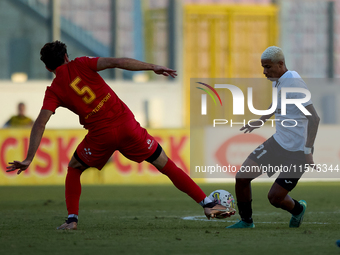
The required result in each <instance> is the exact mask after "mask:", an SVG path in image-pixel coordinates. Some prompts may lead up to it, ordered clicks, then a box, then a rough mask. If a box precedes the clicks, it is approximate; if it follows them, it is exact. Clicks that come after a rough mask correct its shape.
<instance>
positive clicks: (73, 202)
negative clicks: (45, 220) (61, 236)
mask: <svg viewBox="0 0 340 255" xmlns="http://www.w3.org/2000/svg"><path fill="white" fill-rule="evenodd" d="M87 168H88V166H85V163H83V162H82V163H81V162H79V158H78V159H77V152H75V154H74V155H73V157H72V159H71V161H70V163H69V165H68V169H67V174H66V180H65V200H66V207H67V212H68V218H67V220H66V222H65V223H64V224H62V225H61V226H59V227H58V228H57V229H69V230H76V229H77V224H78V211H79V200H80V195H81V183H80V176H81V174H82V173H83V171H84V170H86V169H87Z"/></svg>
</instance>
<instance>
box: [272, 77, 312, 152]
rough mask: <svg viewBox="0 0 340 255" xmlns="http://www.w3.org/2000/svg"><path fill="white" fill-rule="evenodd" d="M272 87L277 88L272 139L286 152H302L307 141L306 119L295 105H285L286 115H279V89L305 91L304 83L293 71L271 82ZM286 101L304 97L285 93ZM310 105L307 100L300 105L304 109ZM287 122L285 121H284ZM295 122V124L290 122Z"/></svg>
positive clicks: (303, 96)
mask: <svg viewBox="0 0 340 255" xmlns="http://www.w3.org/2000/svg"><path fill="white" fill-rule="evenodd" d="M273 87H277V93H278V99H277V109H276V111H275V119H276V121H275V123H276V133H275V134H274V135H273V137H274V139H275V140H276V141H277V142H278V143H279V144H280V145H281V146H282V147H283V148H284V149H286V150H288V151H303V150H304V146H305V144H306V139H307V125H308V119H307V118H306V116H305V115H304V114H303V113H302V112H301V110H300V109H299V108H298V107H297V106H296V105H295V104H287V107H286V115H281V89H282V88H287V87H297V88H304V89H307V90H308V88H307V85H306V83H305V82H304V81H303V80H302V78H301V76H300V75H299V74H298V73H297V72H295V71H287V72H285V73H284V74H283V75H282V76H281V77H280V78H279V79H278V81H275V82H273ZM286 97H287V99H299V98H305V97H306V95H305V94H303V93H298V92H294V93H292V92H291V93H287V94H286ZM310 104H312V101H311V100H309V101H308V102H306V103H302V105H303V106H304V107H306V106H307V105H310ZM285 120H287V121H285ZM292 120H295V121H296V122H297V125H296V126H295V127H292V126H294V125H295V124H296V122H294V121H292ZM282 121H284V123H283V124H284V125H285V126H291V127H284V126H282V124H281V123H282Z"/></svg>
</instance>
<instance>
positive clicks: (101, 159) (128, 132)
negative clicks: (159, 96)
mask: <svg viewBox="0 0 340 255" xmlns="http://www.w3.org/2000/svg"><path fill="white" fill-rule="evenodd" d="M157 146H158V143H157V141H156V140H155V139H154V138H153V137H152V136H151V135H149V134H148V132H147V131H146V129H145V128H142V127H141V126H140V125H139V123H138V122H137V121H136V120H135V119H131V120H130V121H127V122H125V123H123V124H122V125H120V126H118V127H112V128H110V127H108V128H107V129H105V130H101V131H100V132H91V131H89V133H88V134H87V135H86V136H85V138H84V140H83V141H82V142H81V143H80V144H79V145H78V147H77V149H76V152H77V156H78V157H79V159H80V160H81V161H83V162H81V163H85V164H86V165H88V166H90V167H96V168H98V169H99V170H101V169H102V168H103V167H104V165H105V164H106V163H107V162H108V160H109V159H110V157H111V156H112V154H113V153H114V152H115V151H116V150H118V151H119V152H120V153H122V154H123V155H124V156H125V157H126V158H128V159H130V160H132V161H135V162H138V163H140V162H142V161H144V160H146V159H147V158H149V157H150V156H151V155H152V154H153V153H154V152H155V151H156V149H157Z"/></svg>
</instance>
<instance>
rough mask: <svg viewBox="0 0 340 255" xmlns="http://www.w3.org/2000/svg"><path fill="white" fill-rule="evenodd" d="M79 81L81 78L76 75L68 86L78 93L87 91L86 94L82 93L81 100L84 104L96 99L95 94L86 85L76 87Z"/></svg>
mask: <svg viewBox="0 0 340 255" xmlns="http://www.w3.org/2000/svg"><path fill="white" fill-rule="evenodd" d="M79 82H81V79H80V78H79V77H76V78H75V79H74V80H73V81H72V82H71V84H70V87H71V88H72V89H73V90H74V91H75V92H76V93H77V94H78V95H79V96H83V95H84V94H86V93H87V95H84V96H83V97H82V99H83V101H84V102H85V103H86V104H91V103H92V102H93V100H95V99H96V94H95V93H94V92H93V91H92V90H91V89H90V87H88V86H84V87H82V88H81V89H80V88H78V87H77V85H78V83H79Z"/></svg>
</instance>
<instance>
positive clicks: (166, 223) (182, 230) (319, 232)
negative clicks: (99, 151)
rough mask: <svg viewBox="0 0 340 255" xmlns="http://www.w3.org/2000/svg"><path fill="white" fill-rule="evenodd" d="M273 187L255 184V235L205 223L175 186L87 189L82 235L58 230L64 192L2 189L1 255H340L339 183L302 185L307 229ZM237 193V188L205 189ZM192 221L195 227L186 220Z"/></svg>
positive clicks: (225, 223) (296, 193) (205, 186)
mask: <svg viewBox="0 0 340 255" xmlns="http://www.w3.org/2000/svg"><path fill="white" fill-rule="evenodd" d="M270 185H271V184H270V183H254V184H253V213H254V221H255V225H256V228H255V229H237V230H236V229H228V230H227V229H225V227H226V226H228V225H230V224H232V223H233V222H235V221H236V220H237V219H238V215H236V216H233V217H231V218H229V219H226V220H210V221H208V220H204V219H205V218H204V217H203V210H202V208H201V207H200V206H199V205H197V204H196V203H195V202H194V201H192V200H191V199H190V198H189V197H188V196H187V195H185V194H184V193H181V192H180V191H178V190H177V189H176V188H175V187H174V186H172V185H171V184H169V185H153V186H128V185H125V186H118V185H116V186H83V193H82V197H81V201H80V215H79V225H78V230H77V231H60V230H59V231H58V230H56V229H55V228H56V227H57V226H59V225H60V224H61V223H62V222H63V221H64V219H65V217H66V215H67V212H66V208H65V202H64V187H63V186H25V187H22V186H16V187H13V186H11V187H6V186H5V187H4V186H3V187H0V216H1V217H0V254H1V255H7V254H8V255H12V254H25V255H27V254H48V255H49V254H65V255H66V254H72V255H76V254H96V255H104V254H213V255H218V254H227V255H229V254H230V255H231V254H232V255H237V254H261V255H263V254H275V255H279V254H285V255H287V254H308V255H311V254H318V255H320V254H323V255H324V254H340V248H338V247H336V245H335V242H336V240H338V239H340V217H339V216H340V183H337V182H333V183H328V182H321V183H315V182H313V183H299V184H298V186H297V187H296V189H295V190H293V191H292V192H291V195H292V197H294V198H295V199H297V200H300V199H305V200H306V201H307V203H308V207H307V211H306V214H305V218H304V223H303V224H302V226H301V227H300V228H297V229H290V228H289V227H288V222H289V219H290V215H289V214H288V213H287V212H285V211H282V210H280V209H277V208H274V207H273V206H271V205H270V204H269V202H268V200H267V192H268V190H269V188H270ZM200 186H201V187H202V189H203V190H204V191H205V192H206V193H207V194H209V193H210V192H212V191H213V190H216V189H225V190H228V191H230V192H231V193H233V194H234V193H235V192H234V185H233V184H202V185H200ZM185 217H187V218H188V219H191V220H185V219H183V218H185Z"/></svg>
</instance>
